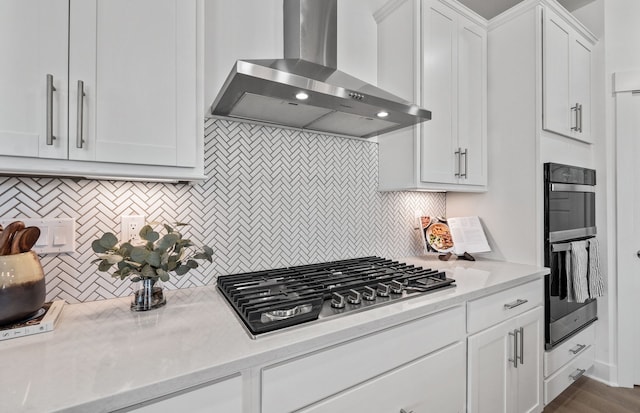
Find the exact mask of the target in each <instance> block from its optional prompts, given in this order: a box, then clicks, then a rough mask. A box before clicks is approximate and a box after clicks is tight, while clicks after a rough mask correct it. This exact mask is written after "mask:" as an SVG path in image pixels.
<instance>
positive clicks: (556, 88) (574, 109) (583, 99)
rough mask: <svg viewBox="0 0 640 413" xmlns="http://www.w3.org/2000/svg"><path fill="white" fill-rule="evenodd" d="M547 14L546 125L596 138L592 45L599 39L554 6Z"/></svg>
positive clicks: (556, 130) (544, 62)
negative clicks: (592, 100)
mask: <svg viewBox="0 0 640 413" xmlns="http://www.w3.org/2000/svg"><path fill="white" fill-rule="evenodd" d="M543 16H544V20H543V30H542V39H543V48H542V49H543V57H542V70H543V73H542V81H543V94H542V95H543V116H542V120H543V128H544V129H546V130H548V131H550V132H554V133H557V134H560V135H564V136H568V137H571V138H574V139H578V140H581V141H585V142H592V137H591V66H592V64H591V49H592V47H593V45H594V42H595V40H594V39H593V38H590V36H589V35H588V34H586V33H582V32H580V31H579V30H577V29H576V28H575V27H574V26H572V25H571V24H570V23H569V21H568V20H567V19H566V17H562V16H561V15H560V14H557V13H555V12H553V11H552V10H551V9H550V8H546V9H545V10H544V12H543Z"/></svg>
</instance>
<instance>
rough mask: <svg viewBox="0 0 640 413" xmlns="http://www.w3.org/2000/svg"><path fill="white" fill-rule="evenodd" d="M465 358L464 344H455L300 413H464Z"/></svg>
mask: <svg viewBox="0 0 640 413" xmlns="http://www.w3.org/2000/svg"><path fill="white" fill-rule="evenodd" d="M465 356H466V351H465V345H464V343H462V342H459V343H456V344H454V345H453V346H450V347H447V348H445V349H443V350H440V351H437V352H435V353H433V354H429V355H428V356H425V357H423V358H421V359H419V360H416V361H414V362H412V363H409V364H407V365H405V366H403V367H400V368H398V369H396V370H393V371H391V372H389V373H387V374H384V375H382V376H380V377H376V378H375V379H372V380H370V381H367V382H366V383H363V384H361V385H359V386H356V387H354V388H351V389H349V390H347V391H345V392H343V393H340V394H338V395H336V396H334V397H332V398H330V399H328V400H326V401H323V402H320V403H318V404H315V405H313V406H311V407H310V408H309V409H304V410H302V412H301V413H335V412H398V411H400V409H401V408H402V409H404V411H406V412H410V411H425V412H427V411H430V412H464V411H465V391H466V386H465V374H466V365H465V364H466V363H465V360H466V357H465ZM445 371H446V374H436V373H435V372H445Z"/></svg>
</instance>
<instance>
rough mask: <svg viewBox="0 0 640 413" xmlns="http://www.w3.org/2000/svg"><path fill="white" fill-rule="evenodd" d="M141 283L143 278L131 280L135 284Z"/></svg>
mask: <svg viewBox="0 0 640 413" xmlns="http://www.w3.org/2000/svg"><path fill="white" fill-rule="evenodd" d="M140 281H142V278H140V277H133V278H132V279H131V282H134V283H137V282H140Z"/></svg>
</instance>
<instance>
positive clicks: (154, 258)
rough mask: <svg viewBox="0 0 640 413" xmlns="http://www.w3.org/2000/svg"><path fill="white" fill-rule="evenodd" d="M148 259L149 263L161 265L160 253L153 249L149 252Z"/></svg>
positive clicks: (154, 265)
mask: <svg viewBox="0 0 640 413" xmlns="http://www.w3.org/2000/svg"><path fill="white" fill-rule="evenodd" d="M146 260H147V262H148V263H149V265H151V266H152V267H156V268H157V267H159V266H160V253H158V252H157V251H153V252H151V253H149V255H147V258H146Z"/></svg>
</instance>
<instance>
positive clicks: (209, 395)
mask: <svg viewBox="0 0 640 413" xmlns="http://www.w3.org/2000/svg"><path fill="white" fill-rule="evenodd" d="M185 406H188V407H189V408H188V411H189V413H207V412H228V413H240V412H242V377H241V376H236V377H232V378H230V379H226V380H223V381H219V382H216V383H214V384H208V385H204V386H199V387H198V388H196V389H194V390H189V389H188V390H185V391H184V392H180V393H177V394H174V395H169V396H168V397H167V398H162V399H159V400H155V401H149V402H147V403H143V404H141V405H138V406H136V407H133V408H131V409H130V410H126V411H127V412H135V413H173V412H179V411H184V408H185Z"/></svg>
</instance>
